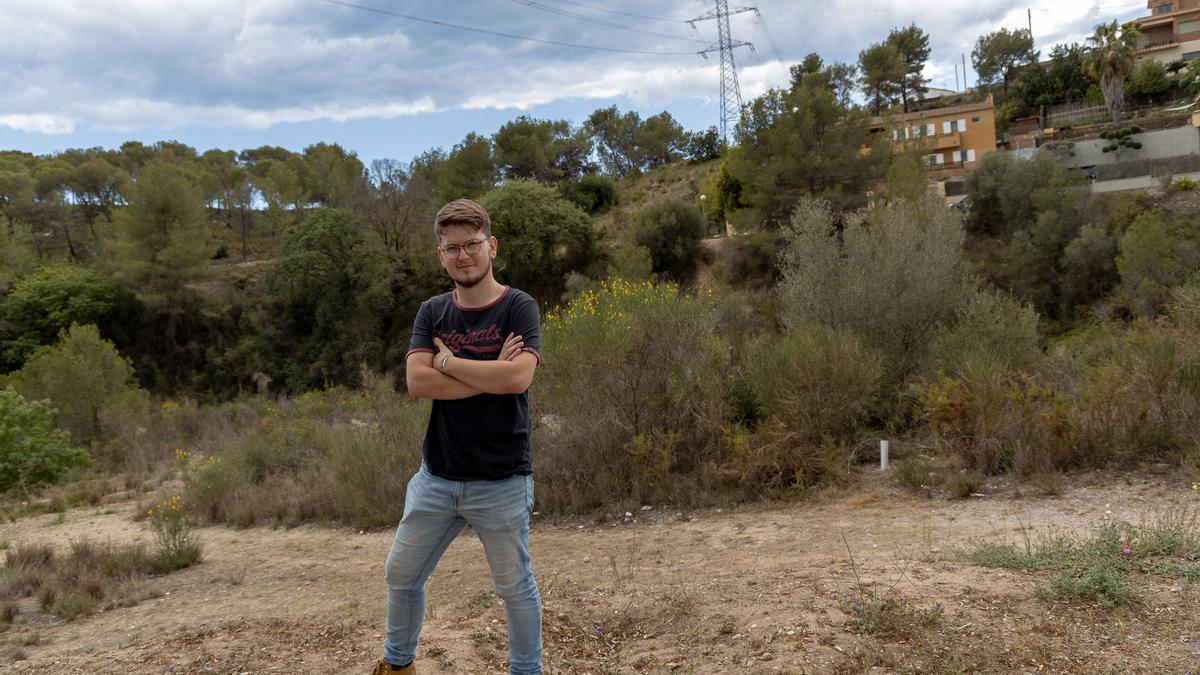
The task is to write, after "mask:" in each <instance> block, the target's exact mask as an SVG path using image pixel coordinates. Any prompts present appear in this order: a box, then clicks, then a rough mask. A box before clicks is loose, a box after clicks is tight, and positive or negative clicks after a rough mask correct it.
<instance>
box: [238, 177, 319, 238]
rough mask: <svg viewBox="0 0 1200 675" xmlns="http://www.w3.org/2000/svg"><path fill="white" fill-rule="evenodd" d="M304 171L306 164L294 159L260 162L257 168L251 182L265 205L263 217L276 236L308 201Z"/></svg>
mask: <svg viewBox="0 0 1200 675" xmlns="http://www.w3.org/2000/svg"><path fill="white" fill-rule="evenodd" d="M303 171H304V167H303V165H302V164H301V163H300V162H299V161H297V160H295V159H291V160H278V159H260V160H258V161H257V162H256V163H255V165H254V178H253V180H252V182H253V184H254V187H255V188H257V189H258V193H259V194H260V195H261V196H262V198H263V201H264V202H266V205H267V208H266V210H265V213H264V214H263V215H265V216H266V220H267V222H268V223H270V226H271V233H272V235H274V236H278V235H279V233H280V232H283V231H284V230H286V229H287V228H288V227H289V226H290V225H291V224H292V222H293V220H294V218H295V213H297V212H298V210H299V209H300V206H301V204H302V202H304V201H305V199H306V194H307V193H306V192H305V189H304V184H303Z"/></svg>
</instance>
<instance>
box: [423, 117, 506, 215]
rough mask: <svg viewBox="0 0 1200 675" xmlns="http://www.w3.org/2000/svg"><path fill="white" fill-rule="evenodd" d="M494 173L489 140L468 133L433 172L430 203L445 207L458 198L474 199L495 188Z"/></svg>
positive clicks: (493, 159) (494, 166)
mask: <svg viewBox="0 0 1200 675" xmlns="http://www.w3.org/2000/svg"><path fill="white" fill-rule="evenodd" d="M496 171H497V169H496V160H495V158H493V156H492V144H491V141H489V140H488V139H487V138H485V137H483V136H480V135H479V134H477V133H475V132H471V133H469V134H467V135H466V137H465V138H463V140H462V142H461V143H459V144H458V145H456V146H454V149H453V150H451V151H450V154H449V155H447V156H446V159H445V161H443V162H440V163H438V165H437V166H436V168H435V169H434V172H433V174H434V181H435V183H436V196H435V199H434V201H436V202H437V203H438V204H446V203H448V202H450V201H453V200H455V199H458V198H460V197H466V198H468V199H478V198H479V197H481V196H482V195H484V194H485V193H486V192H487V191H488V190H491V189H492V188H493V187H495V186H496Z"/></svg>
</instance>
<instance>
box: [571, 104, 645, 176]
mask: <svg viewBox="0 0 1200 675" xmlns="http://www.w3.org/2000/svg"><path fill="white" fill-rule="evenodd" d="M641 123H642V119H641V117H640V116H639V115H638V114H637V113H636V112H633V111H632V110H631V111H629V112H627V113H625V114H624V115H622V114H621V113H620V111H618V110H617V106H615V105H614V106H609V107H607V108H600V109H599V110H596V111H595V112H593V113H592V114H591V115H589V116H588V118H587V121H586V122H584V124H583V128H584V132H585V133H587V134H588V136H589V137H590V138H591V139H592V141H593V142H594V143H595V147H596V153H597V154H598V155H599V156H600V164H601V166H602V167H603V168H604V170H605V171H606V172H607V173H608V174H609V175H612V176H616V177H618V178H620V177H624V176H627V175H629V174H630V172H632V171H633V170H634V169H635V168H637V162H636V157H635V149H636V147H637V145H636V142H635V140H634V133H635V132H636V131H637V128H638V127H639V126H641Z"/></svg>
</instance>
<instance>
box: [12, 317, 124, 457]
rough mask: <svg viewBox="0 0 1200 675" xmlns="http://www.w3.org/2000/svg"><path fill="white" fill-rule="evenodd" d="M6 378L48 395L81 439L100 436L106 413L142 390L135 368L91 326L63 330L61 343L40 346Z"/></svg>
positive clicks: (63, 423)
mask: <svg viewBox="0 0 1200 675" xmlns="http://www.w3.org/2000/svg"><path fill="white" fill-rule="evenodd" d="M7 381H8V382H9V383H10V384H12V386H13V388H15V389H16V390H17V391H19V392H20V393H21V394H22V395H23V396H25V397H27V398H37V399H42V398H45V399H49V400H50V402H51V403H52V404H53V405H54V407H55V408H57V413H56V414H55V423H56V425H57V426H59V427H61V428H63V429H66V430H67V431H69V432H70V433H71V437H72V438H73V439H74V441H75V442H76V443H88V442H90V441H93V440H99V439H101V438H102V437H103V435H104V433H103V431H104V430H103V425H102V424H101V420H102V412H103V411H104V410H105V408H106V407H107V406H108V405H110V404H113V403H115V402H118V401H120V400H121V397H122V396H123V395H124V394H126V393H127V392H131V391H136V390H137V385H136V384H135V382H134V379H133V366H131V365H130V364H129V361H128V360H127V359H125V358H124V357H122V356H121V355H120V354H118V353H117V350H116V348H115V347H113V345H112V343H111V342H109V341H108V340H105V339H104V338H102V337H100V331H99V330H97V328H96V327H95V326H92V325H86V326H80V325H73V326H71V327H70V328H69V329H67V330H65V331H63V333H62V334H61V335H60V336H59V341H58V344H56V345H54V346H51V347H42V348H41V349H39V350H38V351H37V352H35V353H34V354H33V356H31V357H29V360H28V361H27V362H26V363H25V365H24V366H22V368H21V369H20V370H19V371H17V372H16V373H13V374H12V375H10V376H9V377H8V378H7Z"/></svg>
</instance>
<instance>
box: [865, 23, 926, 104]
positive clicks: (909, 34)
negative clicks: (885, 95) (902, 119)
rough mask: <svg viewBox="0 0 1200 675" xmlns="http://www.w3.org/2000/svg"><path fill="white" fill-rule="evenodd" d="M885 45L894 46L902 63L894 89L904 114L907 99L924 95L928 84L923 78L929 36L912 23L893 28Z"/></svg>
mask: <svg viewBox="0 0 1200 675" xmlns="http://www.w3.org/2000/svg"><path fill="white" fill-rule="evenodd" d="M887 44H890V45H892V46H894V47H895V48H896V49H897V51H899V52H900V58H901V60H902V61H904V74H903V75H902V76H901V77H900V78H899V79H898V80H896V89H898V90H899V93H900V101H901V103H902V104H903V106H904V112H908V101H909V99H910V98H912V97H919V96H921V95H922V94H924V93H925V92H926V91H927V90H926V87H925V85H927V84H929V78H927V77H925V76H924V71H925V62H926V61H928V60H929V35H928V34H926V33H925V31H923V30H921V29H920V28H918V27H917V25H916V24H915V23H914V24H910V25H909V26H906V27H904V28H893V29H892V32H890V33H888V37H887ZM876 114H878V113H876Z"/></svg>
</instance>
